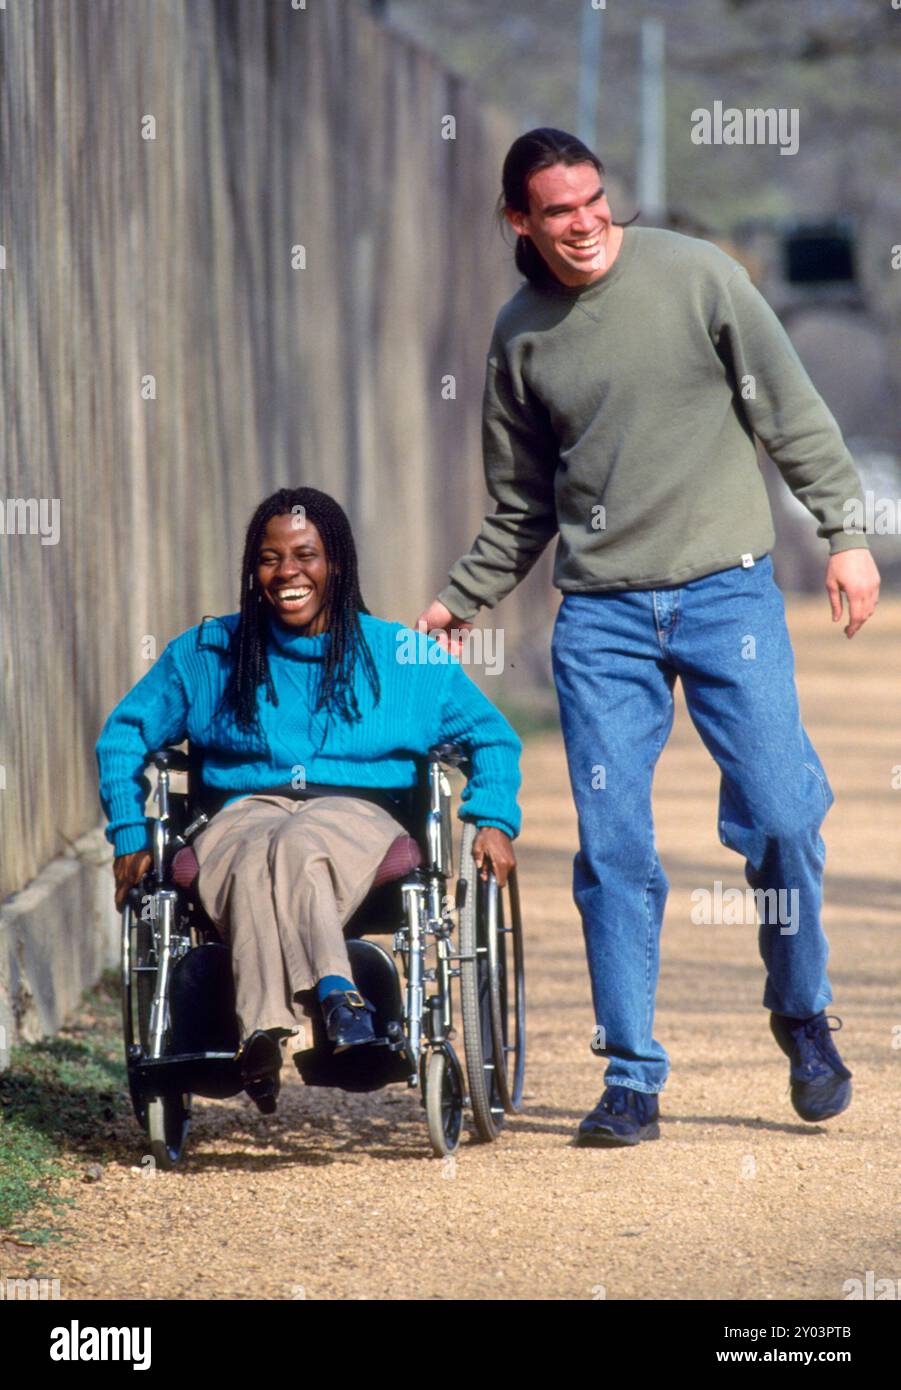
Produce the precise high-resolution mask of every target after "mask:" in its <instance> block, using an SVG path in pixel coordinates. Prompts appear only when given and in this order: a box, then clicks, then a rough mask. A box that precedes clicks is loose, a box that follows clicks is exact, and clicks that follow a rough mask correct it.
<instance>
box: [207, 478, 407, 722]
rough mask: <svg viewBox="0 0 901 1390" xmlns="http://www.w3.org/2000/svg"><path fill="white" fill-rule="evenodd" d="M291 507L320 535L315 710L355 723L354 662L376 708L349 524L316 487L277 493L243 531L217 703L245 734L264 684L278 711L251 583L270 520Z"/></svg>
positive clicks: (265, 610) (377, 687)
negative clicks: (226, 666)
mask: <svg viewBox="0 0 901 1390" xmlns="http://www.w3.org/2000/svg"><path fill="white" fill-rule="evenodd" d="M298 508H302V509H303V512H302V515H303V516H304V517H305V518H307V519H308V520H310V521H312V522H313V524H314V526H315V527H316V529H317V531H318V532H319V535H320V537H321V538H322V544H323V546H324V547H325V556H326V560H327V561H328V576H327V579H326V588H325V598H324V607H325V610H326V614H327V619H328V632H329V634H330V640H329V641H328V642H327V643H326V644H325V657H324V660H323V663H322V672H321V676H320V682H319V694H318V699H317V702H316V706H315V709H316V710H320V709H322V708H323V707H324V708H325V709H326V711H327V712H328V713H329V714H331V712H332V711H333V710H334V711H335V712H336V713H337V714H339V715H340V716H341V718H343V719H344V720H345V721H346V722H347V723H354V722H356V721H358V720H359V719H360V718H361V717H362V716H361V714H360V708H359V704H358V702H357V697H356V693H355V691H354V689H353V672H354V668H355V665H356V661H357V657H359V658H360V660H361V661H362V663H363V667H364V670H365V671H366V674H367V676H368V678H369V682H370V685H371V686H372V691H373V696H374V699H375V703H376V704H378V702H379V699H380V698H381V683H380V681H379V677H378V671H377V670H376V666H375V662H374V661H373V657H372V652H371V651H370V649H369V645H368V643H367V642H366V639H365V637H364V636H363V630H362V628H361V626H360V614H361V613H368V612H369V609H368V608H367V607H366V605H365V603H364V602H363V597H362V594H361V593H360V584H359V578H358V572H357V551H356V546H355V544H354V538H353V532H352V531H351V528H350V522H349V521H348V519H347V516H346V515H345V513H344V511H343V509H342V508H341V507H340V506H339V504H338V503H337V502H336V501H335V499H334V498H333V497H330V496H329V495H328V493H326V492H320V491H319V489H318V488H313V487H298V488H281V489H280V490H279V491H278V492H275V493H273V494H272V496H271V497H267V498H266V499H265V501H263V502H261V503H260V505H259V506H258V507H257V509H256V511H255V512H254V514H253V516H252V517H251V520H250V524H249V526H248V528H247V536H246V539H245V543H244V558H243V561H242V565H241V617H240V621H239V623H238V626H237V628H236V630H235V633H234V636H233V638H232V646H231V654H232V670H231V673H230V675H229V679H228V683H227V684H226V687H225V691H224V692H223V697H222V701H221V705H220V708H221V707H222V706H226V707H228V708H229V709H231V710H232V712H233V713H234V717H235V721H236V723H237V724H238V726H239V727H240V728H242V729H244V730H246V731H256V732H260V723H259V711H258V706H257V692H258V690H259V687H260V686H261V685H263V684H265V686H266V697H267V699H268V700H269V702H270V704H272V705H276V706H277V705H278V696H277V694H276V692H275V686H274V684H273V680H272V673H271V671H270V669H269V657H268V655H267V649H266V648H267V639H268V633H269V622H270V617H269V606H268V605H267V604H265V603H264V602H263V601H262V598H263V596H262V593H261V591H260V588H259V585H258V583H257V578H256V569H257V565H258V562H259V552H260V548H261V545H262V539H263V535H264V533H265V530H266V527H267V525H268V524H269V522H270V520H271V519H272V517H274V516H285V515H290V514H292V513H293V514H295V515H296V514H297V512H296V510H295V509H298Z"/></svg>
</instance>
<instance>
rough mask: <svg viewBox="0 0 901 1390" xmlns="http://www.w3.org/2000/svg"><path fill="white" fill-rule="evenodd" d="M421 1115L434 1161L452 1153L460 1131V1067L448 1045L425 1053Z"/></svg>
mask: <svg viewBox="0 0 901 1390" xmlns="http://www.w3.org/2000/svg"><path fill="white" fill-rule="evenodd" d="M424 1087H425V1097H424V1099H425V1114H426V1122H427V1124H428V1127H429V1139H430V1140H431V1144H432V1152H433V1154H434V1155H435V1157H436V1158H444V1157H446V1155H447V1154H450V1153H453V1151H454V1149H455V1148H456V1147H457V1145H458V1144H459V1142H460V1133H461V1131H462V1129H463V1068H462V1067H461V1066H460V1063H459V1061H458V1060H457V1054H456V1052H455V1051H454V1049H453V1048H452V1047H451V1045H450V1043H441V1045H440V1046H438V1047H435V1048H433V1049H432V1051H431V1052H430V1053H429V1058H428V1062H427V1064H426V1067H425V1082H424Z"/></svg>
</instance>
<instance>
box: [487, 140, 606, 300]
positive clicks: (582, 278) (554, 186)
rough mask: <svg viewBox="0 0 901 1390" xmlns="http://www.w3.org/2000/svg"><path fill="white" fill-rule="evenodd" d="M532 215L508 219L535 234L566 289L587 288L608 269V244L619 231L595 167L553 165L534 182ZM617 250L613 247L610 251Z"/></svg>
mask: <svg viewBox="0 0 901 1390" xmlns="http://www.w3.org/2000/svg"><path fill="white" fill-rule="evenodd" d="M528 190H529V212H528V213H521V212H512V211H510V209H507V218H508V220H509V222H510V223H511V225H512V226H513V227H514V228H515V229H516V231H517V232H519V233H520V234H521V235H524V236H529V237H531V238H532V241H533V242H534V244H535V247H536V249H537V250H538V252H539V253H540V254H541V255H542V256H543V257H544V259H545V260H546V261H547V263H548V266H549V267H550V269H551V270H552V271H553V273H554V274H555V275H556V277H557V279H558V280H560V281H562V283H563V284H564V285H584V284H588V283H589V282H590V281H592V280H596V279H597V278H598V277H599V276H600V275H603V273H604V271H605V270H606V268H607V252H608V240H609V239H610V238H611V229H612V234H613V236H614V237H615V236H616V235H618V234H619V229H618V228H616V227H613V214H612V212H611V211H610V207H609V204H608V202H607V195H606V193H605V192H604V185H603V180H602V178H601V176H600V175H599V174H598V171H597V169H595V167H594V165H593V164H552V165H551V166H550V168H548V169H541V170H539V172H538V173H537V174H533V175H532V177H531V178H530V179H529V182H528ZM609 249H610V250H611V251H613V250H615V247H614V246H613V245H611V246H610V248H609Z"/></svg>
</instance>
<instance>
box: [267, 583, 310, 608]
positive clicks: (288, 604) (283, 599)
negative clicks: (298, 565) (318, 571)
mask: <svg viewBox="0 0 901 1390" xmlns="http://www.w3.org/2000/svg"><path fill="white" fill-rule="evenodd" d="M312 592H313V586H312V585H311V584H304V585H298V586H297V587H294V588H286V589H276V590H275V593H274V597H275V601H276V603H277V604H278V606H279V608H287V609H288V610H289V611H291V610H292V609H296V608H302V607H303V606H304V604H305V603H306V601H307V599H308V598H309V597H310V595H311V594H312Z"/></svg>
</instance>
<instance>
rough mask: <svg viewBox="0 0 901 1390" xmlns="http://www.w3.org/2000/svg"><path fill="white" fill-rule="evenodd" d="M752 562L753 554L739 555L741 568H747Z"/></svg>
mask: <svg viewBox="0 0 901 1390" xmlns="http://www.w3.org/2000/svg"><path fill="white" fill-rule="evenodd" d="M753 564H754V556H753V555H743V556H742V557H741V567H742V569H744V570H749V569H750V568H751V566H752V565H753Z"/></svg>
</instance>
